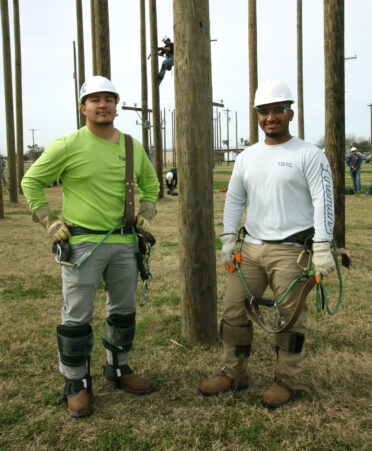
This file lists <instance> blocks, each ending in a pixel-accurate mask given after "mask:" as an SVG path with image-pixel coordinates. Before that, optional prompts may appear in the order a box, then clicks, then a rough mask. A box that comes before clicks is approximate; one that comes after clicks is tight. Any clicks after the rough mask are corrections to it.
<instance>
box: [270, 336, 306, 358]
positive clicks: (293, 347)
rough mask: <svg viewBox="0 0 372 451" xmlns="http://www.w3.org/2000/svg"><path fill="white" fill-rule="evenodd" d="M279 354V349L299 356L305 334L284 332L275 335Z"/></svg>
mask: <svg viewBox="0 0 372 451" xmlns="http://www.w3.org/2000/svg"><path fill="white" fill-rule="evenodd" d="M275 341H276V348H277V352H279V349H283V351H287V352H290V353H292V354H298V353H300V352H301V351H302V348H303V345H304V342H305V334H301V333H300V332H284V333H281V334H276V335H275Z"/></svg>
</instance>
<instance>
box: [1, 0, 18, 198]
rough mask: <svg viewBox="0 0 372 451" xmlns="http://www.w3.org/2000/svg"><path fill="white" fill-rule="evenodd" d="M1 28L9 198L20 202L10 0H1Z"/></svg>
mask: <svg viewBox="0 0 372 451" xmlns="http://www.w3.org/2000/svg"><path fill="white" fill-rule="evenodd" d="M1 28H2V38H3V67H4V99H5V116H6V146H7V154H8V183H9V200H10V202H14V203H18V190H17V168H16V150H15V136H14V109H13V83H12V58H11V53H10V33H9V9H8V0H1Z"/></svg>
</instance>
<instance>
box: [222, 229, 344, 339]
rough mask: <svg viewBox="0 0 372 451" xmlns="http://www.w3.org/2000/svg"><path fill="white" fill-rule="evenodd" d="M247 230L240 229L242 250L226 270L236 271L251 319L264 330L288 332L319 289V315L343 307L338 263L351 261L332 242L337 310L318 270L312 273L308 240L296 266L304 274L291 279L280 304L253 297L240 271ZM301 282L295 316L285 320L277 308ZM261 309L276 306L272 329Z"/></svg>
mask: <svg viewBox="0 0 372 451" xmlns="http://www.w3.org/2000/svg"><path fill="white" fill-rule="evenodd" d="M244 232H245V230H244V227H242V228H241V229H240V230H239V233H238V238H237V243H240V249H239V252H237V253H235V254H234V256H233V261H232V262H229V263H228V267H226V269H227V270H228V271H229V272H234V271H237V272H238V274H239V277H240V280H241V282H242V284H243V286H244V288H245V290H246V291H247V293H248V295H249V298H247V299H246V300H245V307H246V309H247V311H248V313H249V314H250V316H251V317H252V319H253V320H254V321H255V322H256V323H257V324H258V325H259V326H261V327H262V328H263V329H265V330H266V331H267V332H269V333H271V334H279V333H283V332H286V331H288V330H289V329H290V328H291V327H292V326H293V324H294V323H295V322H296V320H297V318H298V317H299V315H300V313H301V311H302V309H303V307H304V305H305V302H306V298H307V296H308V294H309V293H310V291H311V290H312V289H313V288H314V286H316V303H317V311H318V312H320V311H321V310H322V308H323V309H324V307H325V308H326V310H327V312H328V313H329V314H330V315H335V314H336V313H337V311H338V310H339V308H340V305H341V301H342V295H343V283H342V277H341V270H340V265H339V262H338V259H337V257H339V256H341V257H342V265H343V266H345V267H347V268H350V267H351V262H350V257H349V255H348V254H347V253H346V252H340V251H337V250H336V243H335V241H334V240H333V241H332V245H333V249H334V250H333V251H332V254H333V257H334V259H335V263H336V270H337V276H338V280H339V296H338V302H337V305H336V307H335V309H334V310H333V311H332V310H330V308H329V304H328V296H327V290H326V287H325V285H324V283H323V281H322V279H321V277H319V275H318V274H316V273H315V269H312V270H310V263H311V251H310V248H309V245H308V243H307V242H306V240H305V247H304V250H303V251H302V253H301V254H300V256H299V258H298V260H297V265H298V266H299V268H300V269H301V270H302V271H303V273H302V274H300V275H299V276H297V277H296V278H295V279H293V280H292V282H291V283H290V284H289V286H288V288H287V289H286V290H285V292H284V293H283V294H282V296H281V297H280V299H278V300H277V301H273V300H271V299H265V298H261V297H257V296H254V295H253V294H252V292H251V291H250V289H249V287H248V285H247V283H246V281H245V280H244V277H243V274H242V272H241V262H242V254H241V247H242V244H243V241H244ZM242 233H243V238H242V237H241V234H242ZM304 258H305V259H306V265H302V261H303V259H304ZM299 282H305V284H304V286H303V287H302V290H301V292H300V295H299V297H298V300H297V304H296V308H295V310H294V312H293V314H292V316H291V317H290V318H289V319H288V321H286V320H285V318H284V316H283V315H282V314H281V312H280V311H279V309H278V306H279V305H280V304H281V303H282V302H283V300H284V299H285V297H286V296H287V295H288V293H289V292H290V291H291V289H292V288H293V287H294V285H295V284H296V283H299ZM259 306H265V307H274V310H273V313H272V324H271V327H270V326H269V325H268V324H267V323H266V322H265V319H264V317H263V315H262V313H261V311H260V308H259Z"/></svg>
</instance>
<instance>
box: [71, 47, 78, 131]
mask: <svg viewBox="0 0 372 451" xmlns="http://www.w3.org/2000/svg"><path fill="white" fill-rule="evenodd" d="M72 49H73V53H74V88H75V110H76V111H75V112H76V128H77V129H78V128H80V124H79V119H80V111H79V97H78V92H79V91H78V76H77V73H76V72H77V71H76V46H75V41H72Z"/></svg>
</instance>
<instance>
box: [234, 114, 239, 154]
mask: <svg viewBox="0 0 372 451" xmlns="http://www.w3.org/2000/svg"><path fill="white" fill-rule="evenodd" d="M235 142H236V144H235V147H236V149H235V154H236V155H237V154H238V145H239V143H238V112H237V111H235Z"/></svg>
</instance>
